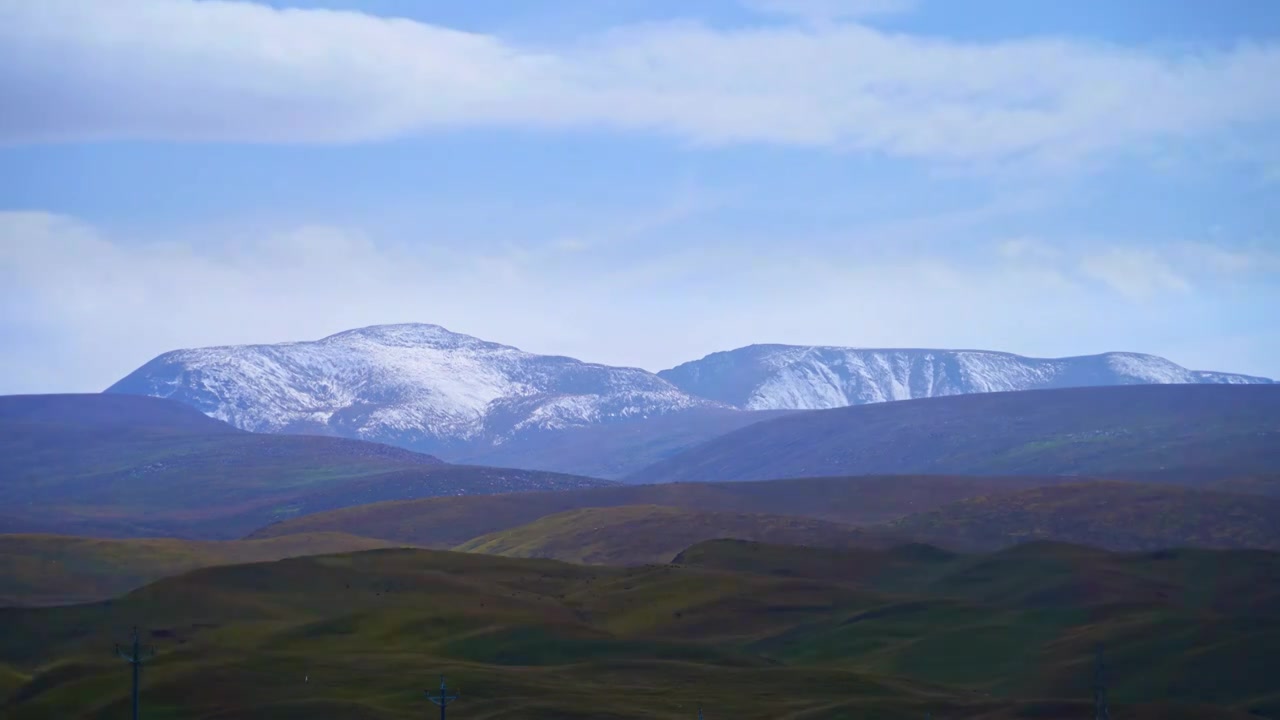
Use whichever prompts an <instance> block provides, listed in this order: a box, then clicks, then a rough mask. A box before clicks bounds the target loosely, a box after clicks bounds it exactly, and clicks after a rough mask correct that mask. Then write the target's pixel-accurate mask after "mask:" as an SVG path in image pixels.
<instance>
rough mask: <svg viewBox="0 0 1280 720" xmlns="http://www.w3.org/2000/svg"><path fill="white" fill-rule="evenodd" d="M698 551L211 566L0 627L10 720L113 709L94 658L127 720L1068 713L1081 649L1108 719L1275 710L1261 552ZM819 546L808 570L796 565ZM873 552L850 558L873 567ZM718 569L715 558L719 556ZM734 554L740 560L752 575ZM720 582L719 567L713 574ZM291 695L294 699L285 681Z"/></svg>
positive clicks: (1085, 693) (1084, 680) (1272, 619)
mask: <svg viewBox="0 0 1280 720" xmlns="http://www.w3.org/2000/svg"><path fill="white" fill-rule="evenodd" d="M744 545H747V544H744V543H725V542H714V543H708V544H704V545H701V546H697V547H695V548H691V549H690V550H689V551H688V552H687V553H685V562H686V564H685V565H681V566H671V565H668V566H649V567H639V568H630V569H627V568H612V567H587V566H575V565H567V564H563V563H558V562H552V561H546V560H529V559H514V558H503V557H493V556H484V555H476V554H464V553H442V552H431V551H421V550H375V551H370V552H362V553H355V554H347V555H330V556H316V557H307V558H293V559H288V560H281V561H277V562H271V563H257V564H249V565H234V566H224V567H215V568H206V569H202V570H196V571H192V572H190V573H187V574H184V575H182V576H178V577H174V578H168V579H165V580H161V581H159V582H156V583H154V584H152V585H149V586H147V587H144V588H142V589H139V590H136V591H134V592H132V593H130V594H129V595H127V596H124V597H122V598H118V599H117V600H115V601H113V602H110V603H98V604H93V605H82V606H73V607H61V608H39V609H21V610H18V609H6V610H0V624H3V626H4V627H5V628H6V629H8V631H7V632H5V633H4V634H0V666H2V667H5V668H8V669H9V670H8V673H7V674H8V675H9V676H10V677H11V680H10V681H7V682H8V684H9V685H10V686H14V685H16V689H15V690H14V692H13V693H11V694H10V695H9V696H8V698H7V700H0V703H2V704H0V714H3V715H4V717H6V718H12V719H13V720H27V719H30V718H47V717H58V718H64V719H66V720H80V719H86V720H87V719H88V718H97V717H108V716H115V715H118V714H119V713H120V712H121V711H125V710H127V693H128V683H127V669H126V668H125V667H124V666H123V665H122V664H121V663H119V662H118V661H114V660H113V658H111V657H109V656H108V653H105V652H103V650H102V648H104V647H105V648H110V647H111V644H112V643H113V642H115V641H118V640H121V639H124V638H125V637H127V632H128V629H129V628H130V627H131V626H133V625H135V624H137V625H140V626H141V627H142V629H143V632H144V635H145V638H144V639H145V640H146V641H147V642H149V643H151V644H154V645H156V646H157V648H158V650H159V654H158V655H157V656H156V658H155V659H154V660H153V661H152V662H151V663H150V665H149V666H148V668H147V669H146V670H145V671H144V672H143V675H142V677H143V692H142V700H143V712H144V713H145V714H146V716H148V717H157V718H161V717H178V716H181V717H182V718H184V720H213V719H214V718H227V717H238V718H239V717H246V718H258V717H261V718H267V717H271V718H292V717H297V718H301V717H316V716H324V717H338V716H342V717H361V718H367V719H369V720H398V719H400V718H406V719H407V718H410V717H420V716H421V714H422V713H423V712H424V711H426V710H429V709H430V708H429V707H428V706H427V705H426V703H425V701H424V700H423V698H422V696H421V692H422V689H423V688H424V687H425V686H428V685H429V684H431V683H432V682H433V680H434V678H435V676H436V674H437V673H444V674H446V675H447V677H448V680H449V684H450V686H451V687H457V688H460V689H461V690H462V696H461V699H460V700H459V702H458V704H457V705H456V706H454V707H455V708H456V711H457V712H463V711H464V709H465V713H466V715H465V716H466V717H471V718H481V719H489V720H496V718H501V717H513V716H519V717H522V718H548V719H549V718H583V719H585V718H588V717H590V718H614V719H615V720H617V719H623V718H625V719H630V720H642V719H660V718H661V719H666V718H671V719H674V718H685V717H689V716H690V715H692V714H695V713H696V708H697V707H698V705H702V706H703V707H704V708H705V709H706V714H707V717H746V718H752V717H761V718H763V717H791V718H809V719H813V720H822V719H832V720H834V719H836V718H853V717H885V718H904V719H905V718H910V717H923V716H924V715H926V714H932V715H933V716H935V717H945V718H969V719H972V720H978V719H979V718H984V719H986V720H1013V718H1027V717H1039V718H1046V719H1057V718H1061V719H1063V720H1065V719H1066V718H1078V717H1087V713H1088V711H1089V709H1090V702H1089V701H1090V695H1089V679H1090V673H1091V659H1092V649H1093V645H1094V643H1095V642H1104V643H1105V644H1106V647H1107V652H1108V662H1109V677H1110V680H1109V683H1110V695H1111V702H1112V711H1113V713H1114V716H1115V717H1117V718H1120V717H1126V718H1131V719H1147V720H1154V719H1155V718H1163V719H1165V720H1168V719H1170V718H1184V719H1187V720H1190V719H1191V718H1204V719H1207V718H1215V719H1217V720H1236V719H1238V718H1246V717H1249V713H1253V717H1255V718H1276V717H1280V691H1277V688H1276V686H1275V683H1274V681H1273V680H1274V678H1273V675H1272V673H1271V671H1270V664H1271V663H1270V662H1269V659H1270V654H1271V651H1272V650H1273V649H1274V647H1275V645H1276V641H1277V640H1278V639H1280V623H1277V620H1276V618H1277V617H1280V603H1278V601H1277V598H1278V594H1280V593H1278V591H1277V590H1276V588H1277V587H1280V582H1278V581H1280V555H1277V554H1275V553H1266V552H1245V551H1195V552H1190V551H1188V552H1180V553H1174V554H1167V553H1166V554H1158V555H1153V554H1130V555H1119V554H1114V553H1105V552H1101V551H1093V550H1088V549H1085V548H1076V547H1073V546H1065V545H1057V544H1052V543H1032V544H1029V545H1024V546H1020V547H1018V548H1015V549H1012V550H1007V551H1002V552H999V553H994V554H985V555H972V556H965V555H961V556H951V555H947V554H941V555H939V554H937V553H934V552H925V551H922V549H921V548H919V547H916V548H907V549H906V550H901V549H891V550H884V551H879V552H880V553H883V554H886V555H885V557H884V559H883V560H882V561H877V560H876V559H875V551H868V550H858V551H856V554H855V559H854V560H852V561H844V562H845V563H846V564H850V563H853V564H855V565H856V564H857V563H862V562H870V563H873V564H874V563H876V562H879V567H880V569H881V572H879V573H878V574H874V575H862V576H859V575H856V574H853V575H848V576H840V575H839V574H835V573H827V572H825V571H819V572H818V573H816V576H812V577H811V576H793V577H784V576H778V575H777V574H774V573H772V572H771V571H770V568H771V567H773V566H776V565H777V564H778V561H779V558H788V559H785V560H784V561H783V562H784V563H785V564H788V565H795V566H797V567H800V568H808V569H810V570H814V569H818V568H820V567H821V566H822V565H824V564H827V565H830V564H831V563H832V562H834V560H833V557H832V553H831V551H825V550H824V551H815V550H811V549H805V548H794V547H790V548H777V547H775V546H756V547H757V548H758V549H757V550H755V551H754V552H753V553H744V552H742V550H741V548H742V546H744ZM810 553H821V554H822V557H820V558H818V559H805V558H803V557H799V556H802V555H807V554H810ZM869 553H870V554H869ZM726 555H728V556H729V557H727V558H726V557H725V556H726ZM752 555H754V558H753V557H752ZM730 566H731V567H730ZM304 678H305V680H304Z"/></svg>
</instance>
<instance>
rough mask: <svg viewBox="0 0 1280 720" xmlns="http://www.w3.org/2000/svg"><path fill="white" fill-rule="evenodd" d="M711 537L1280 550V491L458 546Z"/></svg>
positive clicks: (1084, 487)
mask: <svg viewBox="0 0 1280 720" xmlns="http://www.w3.org/2000/svg"><path fill="white" fill-rule="evenodd" d="M712 539H737V540H753V541H759V542H765V543H772V544H783V545H805V546H812V547H826V548H859V547H861V548H875V547H886V546H889V545H901V544H906V543H927V544H930V545H933V546H937V547H939V548H945V549H946V550H948V551H967V552H972V551H985V550H996V549H1000V548H1004V547H1008V546H1011V545H1016V544H1019V543H1025V542H1034V541H1045V540H1050V541H1058V542H1067V543H1073V544H1076V545H1082V546H1084V545H1088V546H1093V547H1098V548H1105V549H1108V550H1116V551H1126V550H1161V549H1169V548H1183V547H1195V548H1222V549H1231V548H1236V549H1265V550H1280V499H1277V498H1274V497H1266V496H1264V497H1250V496H1247V495H1241V494H1236V493H1224V492H1213V491H1200V490H1191V489H1187V488H1181V487H1169V486H1161V485H1151V484H1143V483H1129V482H1096V481H1095V482H1088V483H1071V484H1063V485H1054V486H1048V487H1036V488H1031V489H1026V490H1019V491H1013V492H1000V493H996V494H993V495H980V496H975V497H970V498H967V499H964V500H959V501H957V502H952V503H948V504H946V505H942V506H941V507H938V508H936V509H934V510H930V511H925V512H918V513H913V514H911V515H907V516H905V517H901V518H899V519H896V520H892V521H890V522H887V523H877V524H866V525H862V526H860V527H855V526H853V525H849V524H844V523H833V522H830V521H826V520H817V519H814V518H804V517H798V516H790V515H777V514H766V513H731V512H706V511H697V510H687V509H678V508H674V507H664V506H656V505H623V506H618V507H607V508H584V509H579V510H569V511H566V512H561V513H556V514H553V515H547V516H545V517H542V518H539V519H538V520H535V521H533V522H531V523H528V524H526V525H520V526H518V527H513V528H508V529H505V530H499V531H497V532H493V533H489V534H486V535H482V536H480V537H476V538H473V539H471V540H469V541H467V542H465V543H462V544H460V545H458V546H457V547H456V548H455V549H456V550H460V551H464V552H482V553H490V554H497V555H508V556H511V557H539V558H551V559H555V560H565V561H568V562H580V563H588V564H608V565H631V564H637V563H662V562H668V561H670V560H671V558H672V557H674V556H675V555H676V554H677V553H679V552H680V551H681V550H683V549H684V548H687V547H689V546H691V545H694V544H696V543H698V542H700V541H703V540H712Z"/></svg>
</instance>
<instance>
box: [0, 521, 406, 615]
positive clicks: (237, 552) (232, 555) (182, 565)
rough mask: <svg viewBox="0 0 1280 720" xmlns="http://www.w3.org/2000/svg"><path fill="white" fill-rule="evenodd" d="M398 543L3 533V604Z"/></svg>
mask: <svg viewBox="0 0 1280 720" xmlns="http://www.w3.org/2000/svg"><path fill="white" fill-rule="evenodd" d="M395 546H396V544H395V543H390V542H387V541H385V540H374V539H371V538H362V537H356V536H354V535H342V534H340V533H315V534H309V535H288V536H285V537H279V538H271V539H268V540H227V541H203V542H202V541H196V540H178V539H174V538H137V539H128V540H103V539H97V538H84V537H74V536H67V535H0V607H4V606H15V605H27V606H30V605H66V604H72V603H77V602H89V601H93V600H102V599H106V598H110V597H114V596H116V595H120V594H122V593H125V592H127V591H129V590H133V589H134V588H137V587H141V586H142V585H145V584H147V583H149V582H153V581H155V580H159V579H160V578H163V577H168V576H171V575H178V574H181V573H183V572H186V571H188V570H194V569H196V568H202V567H210V566H214V565H234V564H237V563H246V562H260V561H265V560H279V559H283V558H288V557H298V556H302V555H321V554H329V553H337V552H352V551H357V550H372V549H376V548H384V547H395Z"/></svg>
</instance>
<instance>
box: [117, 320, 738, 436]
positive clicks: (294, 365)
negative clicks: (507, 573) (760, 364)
mask: <svg viewBox="0 0 1280 720" xmlns="http://www.w3.org/2000/svg"><path fill="white" fill-rule="evenodd" d="M107 392H112V393H131V394H139V395H154V396H158V397H165V398H172V399H174V400H179V401H181V402H184V403H187V404H189V405H193V406H195V407H196V408H198V409H200V410H201V411H203V412H205V413H206V414H208V415H211V416H213V417H215V418H218V419H220V420H224V421H226V422H228V423H231V424H232V425H235V426H237V427H240V428H242V429H245V430H252V431H257V432H312V433H327V434H336V435H341V436H345V437H354V438H359V439H362V440H375V441H379V442H385V443H390V444H396V445H402V446H405V447H410V448H413V449H417V450H423V451H427V452H437V451H441V450H445V451H447V450H449V449H450V448H455V449H456V448H462V447H464V446H465V447H467V448H469V449H474V448H475V447H477V446H485V445H494V444H500V443H502V442H504V441H506V440H509V439H511V438H513V437H515V436H517V435H520V434H522V433H532V432H538V431H548V430H552V431H554V430H563V429H567V428H574V427H581V426H587V425H595V424H599V423H607V422H610V421H619V420H627V419H639V418H645V417H654V416H661V415H666V414H670V413H678V412H682V411H688V410H696V409H720V410H724V409H725V408H724V406H722V405H720V404H719V403H716V402H713V401H710V400H706V399H703V398H698V397H695V396H693V395H690V394H688V393H686V392H684V391H682V390H680V389H678V388H676V387H675V386H673V385H671V384H670V383H668V382H667V381H665V380H663V379H661V378H659V377H658V376H656V375H654V374H652V373H649V372H646V371H644V370H639V369H634V368H618V367H609V366H606V365H595V364H591V363H585V362H581V361H578V360H574V359H572V358H567V357H554V356H545V355H535V354H532V353H527V352H524V351H522V350H519V349H517V348H514V347H509V346H506V345H499V344H497V343H491V342H485V341H483V340H479V339H477V338H474V337H471V336H468V335H462V334H459V333H454V332H450V331H448V330H446V329H444V328H442V327H439V326H437V325H425V324H410V325H384V326H375V327H369V328H363V329H359V330H351V331H347V332H343V333H339V334H337V335H332V336H330V337H327V338H324V339H323V340H317V341H314V342H293V343H281V344H276V345H245V346H231V347H211V348H200V349H193V350H175V351H173V352H169V353H165V354H164V355H161V356H160V357H157V358H156V359H154V360H152V361H151V362H149V363H147V364H146V365H144V366H142V367H141V368H139V369H138V370H136V371H134V372H133V373H131V374H130V375H128V376H127V377H125V378H124V379H122V380H120V381H119V382H118V383H116V384H115V385H112V386H111V387H110V388H108V389H107Z"/></svg>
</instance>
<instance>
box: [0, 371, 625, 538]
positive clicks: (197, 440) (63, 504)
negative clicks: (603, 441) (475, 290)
mask: <svg viewBox="0 0 1280 720" xmlns="http://www.w3.org/2000/svg"><path fill="white" fill-rule="evenodd" d="M608 484H610V483H607V482H605V481H599V480H594V479H591V478H583V477H576V476H569V475H559V474H555V473H545V472H533V471H523V470H511V469H499V468H485V467H475V466H456V465H448V464H446V463H443V462H442V461H440V460H439V459H438V458H435V457H432V456H429V455H421V454H418V453H414V452H410V451H408V450H404V449H402V448H397V447H391V446H388V445H379V444H376V443H367V442H361V441H358V440H348V439H342V438H332V437H317V436H304V435H293V436H290V435H261V434H256V433H249V432H244V431H240V430H236V429H235V428H232V427H230V426H229V425H227V424H225V423H222V422H219V421H216V420H213V419H212V418H208V417H205V416H203V415H201V414H200V413H198V412H196V411H195V410H192V409H190V408H188V407H185V406H183V405H181V404H180V403H177V402H174V401H171V400H159V399H155V398H147V397H135V396H128V395H69V396H8V397H0V532H9V533H13V532H43V533H74V534H86V535H99V536H108V537H139V536H168V535H173V536H179V537H186V538H195V539H232V538H237V537H240V536H242V535H244V534H245V533H247V532H249V531H251V530H253V529H254V528H256V527H260V526H262V525H264V524H267V523H270V522H272V521H274V520H278V519H280V518H285V517H292V516H294V515H298V514H303V513H307V512H316V511H321V510H329V509H334V508H340V507H346V506H349V505H357V504H361V503H368V502H376V501H379V500H392V499H409V498H418V497H426V496H432V495H458V494H467V493H491V492H511V491H520V490H541V489H560V488H581V487H595V486H602V485H608Z"/></svg>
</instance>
